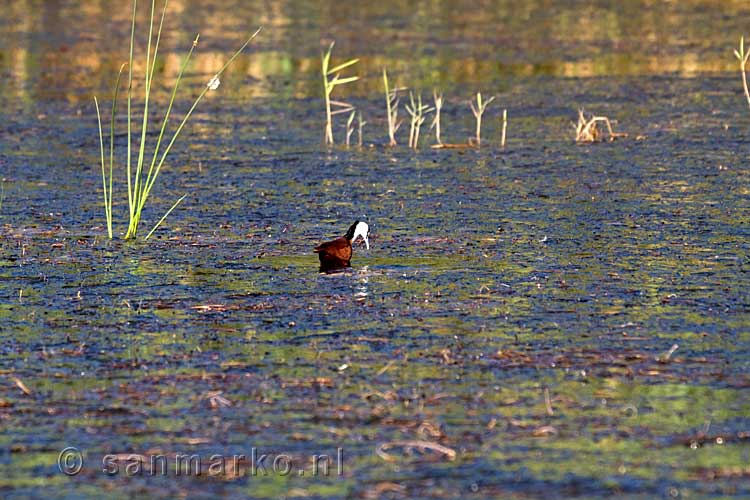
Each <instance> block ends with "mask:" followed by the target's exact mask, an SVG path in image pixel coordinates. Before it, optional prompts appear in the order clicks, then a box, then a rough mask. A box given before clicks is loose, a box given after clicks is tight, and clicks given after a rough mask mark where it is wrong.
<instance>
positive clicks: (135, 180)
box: [94, 0, 261, 239]
mask: <svg viewBox="0 0 750 500" xmlns="http://www.w3.org/2000/svg"><path fill="white" fill-rule="evenodd" d="M167 5H168V0H164V6H163V9H162V13H161V19H160V21H159V26H158V28H157V30H156V39H155V40H154V11H155V8H156V0H151V11H150V17H149V29H148V44H147V47H146V66H145V67H146V70H145V82H144V85H145V86H144V101H143V117H142V123H141V134H140V143H139V146H138V159H137V161H136V162H135V165H134V164H133V163H134V162H133V160H134V157H133V150H132V149H133V145H132V133H133V124H132V121H133V119H132V118H133V105H132V100H133V97H132V94H133V60H134V47H135V28H136V26H135V19H136V13H137V0H133V2H132V6H133V9H132V16H133V18H132V22H131V28H130V54H129V59H128V62H127V63H126V64H127V65H128V96H127V127H128V131H127V136H128V139H127V140H128V144H127V163H126V174H127V175H126V176H127V189H128V217H129V218H128V229H127V232H126V234H125V239H131V238H135V237H136V235H137V233H138V226H139V224H140V220H141V213H142V211H143V208H144V207H145V205H146V201H147V200H148V197H149V194H150V193H151V190H152V189H153V187H154V183H155V182H156V179H157V177H158V175H159V173H160V172H161V169H162V166H163V165H164V162H165V160H166V159H167V156H168V154H169V152H170V150H171V149H172V146H173V145H174V143H175V141H176V140H177V137H179V135H180V132H181V131H182V129H183V128H184V126H185V124H186V123H187V121H188V119H189V118H190V116H191V115H192V114H193V111H194V110H195V108H196V107H197V105H198V103H199V102H200V101H201V100H202V99H203V97H204V96H205V95H206V93H207V92H208V91H209V90H214V89H216V88H217V87H218V86H219V83H220V80H219V77H220V76H221V75H222V74H223V73H224V71H225V70H226V69H227V68H228V67H229V65H230V64H231V63H232V62H233V61H234V60H235V59H236V58H237V56H239V54H240V53H241V52H242V51H243V50H244V49H245V48H246V47H247V46H248V44H249V43H250V42H251V41H252V40H253V39H254V38H255V37H256V36H257V35H258V33H260V31H261V28H258V30H257V31H256V32H255V33H253V34H252V35H251V36H250V37H249V38H248V39H247V41H245V43H244V44H243V45H242V47H240V48H239V49H238V50H237V51H236V52H235V53H234V54H233V55H232V57H230V58H229V60H228V61H227V62H226V64H224V66H222V68H221V69H220V70H219V71H218V72H217V73H216V74H215V75H214V76H213V77H212V78H211V80H210V81H209V82H208V84H207V85H206V87H205V88H204V89H203V91H202V92H201V93H200V95H199V96H198V97H197V98H196V99H195V101H194V102H193V105H192V106H191V107H190V110H189V111H188V112H187V114H186V115H185V116H184V118H183V119H182V122H181V123H180V124H179V126H178V127H177V129H176V131H175V132H174V134H173V136H172V138H171V140H170V141H169V144H168V145H167V147H166V148H165V149H164V150H163V151H162V150H161V149H162V148H161V145H162V140H163V139H164V133H165V131H166V128H167V124H168V122H169V118H170V116H171V112H172V107H173V105H174V101H175V98H176V94H177V90H178V88H179V86H180V82H181V81H182V78H183V75H184V73H185V69H186V68H187V66H188V63H189V61H190V58H191V56H192V55H193V51H194V50H195V47H196V46H197V45H198V39H199V35H198V36H196V37H195V40H194V41H193V43H192V45H191V47H190V50H189V51H188V53H187V57H186V58H185V60H184V61H183V63H182V65H181V67H180V72H179V75H178V76H177V81H176V82H175V85H174V88H173V89H172V93H171V96H170V99H169V106H168V107H167V110H166V113H165V114H164V118H163V119H162V123H161V127H160V130H159V136H158V138H157V140H156V145H155V147H154V151H153V156H152V157H151V160H150V162H149V164H148V165H149V167H148V171H145V168H144V167H145V165H146V137H147V134H148V128H149V119H150V117H149V103H150V98H151V89H152V84H153V78H154V73H155V71H156V60H157V57H158V53H159V44H160V42H161V34H162V29H163V27H164V19H165V17H166V11H167ZM152 45H153V51H152ZM124 67H125V64H123V65H122V66H121V67H120V72H119V74H118V76H117V84H116V85H115V92H114V98H113V101H112V118H111V122H110V157H109V178H107V174H106V171H105V161H104V138H103V133H102V124H101V114H100V112H99V102H98V99H96V98H94V103H95V105H96V114H97V119H98V123H99V146H100V153H101V155H100V156H101V166H102V186H103V189H104V212H105V216H106V218H107V232H108V234H109V237H110V239H111V238H112V237H113V232H112V195H113V190H112V178H113V170H114V128H115V109H116V105H117V96H118V90H119V87H120V81H121V78H122V73H123V69H124ZM157 160H158V162H157ZM185 196H186V195H184V196H182V197H181V198H180V199H179V200H177V201H176V202H175V203H174V204H173V205H172V206H171V207H170V209H169V210H168V211H167V212H166V213H165V214H164V215H163V216H162V218H161V219H160V220H159V222H157V223H156V225H155V226H154V227H153V228H152V229H151V231H150V232H149V233H148V235H147V236H146V238H145V239H148V238H149V237H150V236H151V234H153V232H154V231H155V230H156V229H157V228H158V227H159V226H160V225H161V224H162V223H163V222H164V220H165V219H166V218H167V216H168V215H169V214H170V213H171V212H172V211H173V210H174V209H175V208H176V207H177V206H178V205H179V204H180V202H182V201H183V200H184V199H185Z"/></svg>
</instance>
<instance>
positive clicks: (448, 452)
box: [376, 440, 456, 462]
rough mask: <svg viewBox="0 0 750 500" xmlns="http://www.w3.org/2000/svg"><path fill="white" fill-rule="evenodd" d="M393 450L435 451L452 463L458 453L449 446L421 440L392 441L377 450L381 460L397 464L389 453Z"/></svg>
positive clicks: (380, 445)
mask: <svg viewBox="0 0 750 500" xmlns="http://www.w3.org/2000/svg"><path fill="white" fill-rule="evenodd" d="M392 448H403V449H404V450H405V451H406V452H411V450H413V449H415V448H416V449H418V450H420V451H421V452H424V451H425V450H429V451H433V452H435V453H439V454H440V455H442V456H444V457H445V458H447V459H448V460H450V461H453V460H455V459H456V451H455V450H453V449H451V448H448V447H447V446H443V445H441V444H438V443H433V442H431V441H421V440H407V441H390V442H388V443H381V444H379V445H378V447H377V449H376V453H377V454H378V456H379V457H380V458H382V459H383V460H385V461H386V462H395V461H396V458H395V457H394V456H393V455H391V454H390V453H388V450H390V449H392Z"/></svg>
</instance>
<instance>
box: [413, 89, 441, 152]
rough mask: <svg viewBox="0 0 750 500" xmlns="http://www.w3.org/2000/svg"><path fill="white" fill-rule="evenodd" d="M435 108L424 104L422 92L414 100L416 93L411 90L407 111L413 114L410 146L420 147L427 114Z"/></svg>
mask: <svg viewBox="0 0 750 500" xmlns="http://www.w3.org/2000/svg"><path fill="white" fill-rule="evenodd" d="M434 109H435V108H432V107H429V106H427V105H426V104H422V94H418V95H417V100H416V101H415V100H414V93H412V92H409V104H407V105H406V112H407V113H409V116H411V127H410V129H409V147H410V148H412V149H417V148H418V147H419V131H420V129H421V127H422V124H423V123H424V121H425V119H426V116H425V115H427V114H429V113H431V112H432V111H433V110H434Z"/></svg>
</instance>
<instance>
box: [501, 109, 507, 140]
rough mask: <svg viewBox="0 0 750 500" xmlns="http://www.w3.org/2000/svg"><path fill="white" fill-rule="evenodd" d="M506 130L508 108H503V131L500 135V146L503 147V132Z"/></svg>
mask: <svg viewBox="0 0 750 500" xmlns="http://www.w3.org/2000/svg"><path fill="white" fill-rule="evenodd" d="M507 130H508V110H507V109H504V110H503V132H502V135H501V136H500V147H501V148H503V149H505V132H506V131H507Z"/></svg>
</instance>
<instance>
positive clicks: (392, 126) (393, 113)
mask: <svg viewBox="0 0 750 500" xmlns="http://www.w3.org/2000/svg"><path fill="white" fill-rule="evenodd" d="M383 86H384V87H385V106H386V113H387V118H388V138H389V139H390V142H389V143H388V145H389V146H395V145H396V132H397V131H398V129H399V127H401V121H399V120H398V103H399V96H398V92H399V91H400V90H405V89H402V88H398V87H397V88H394V89H391V88H390V87H389V85H388V72H387V71H386V69H385V68H383Z"/></svg>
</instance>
